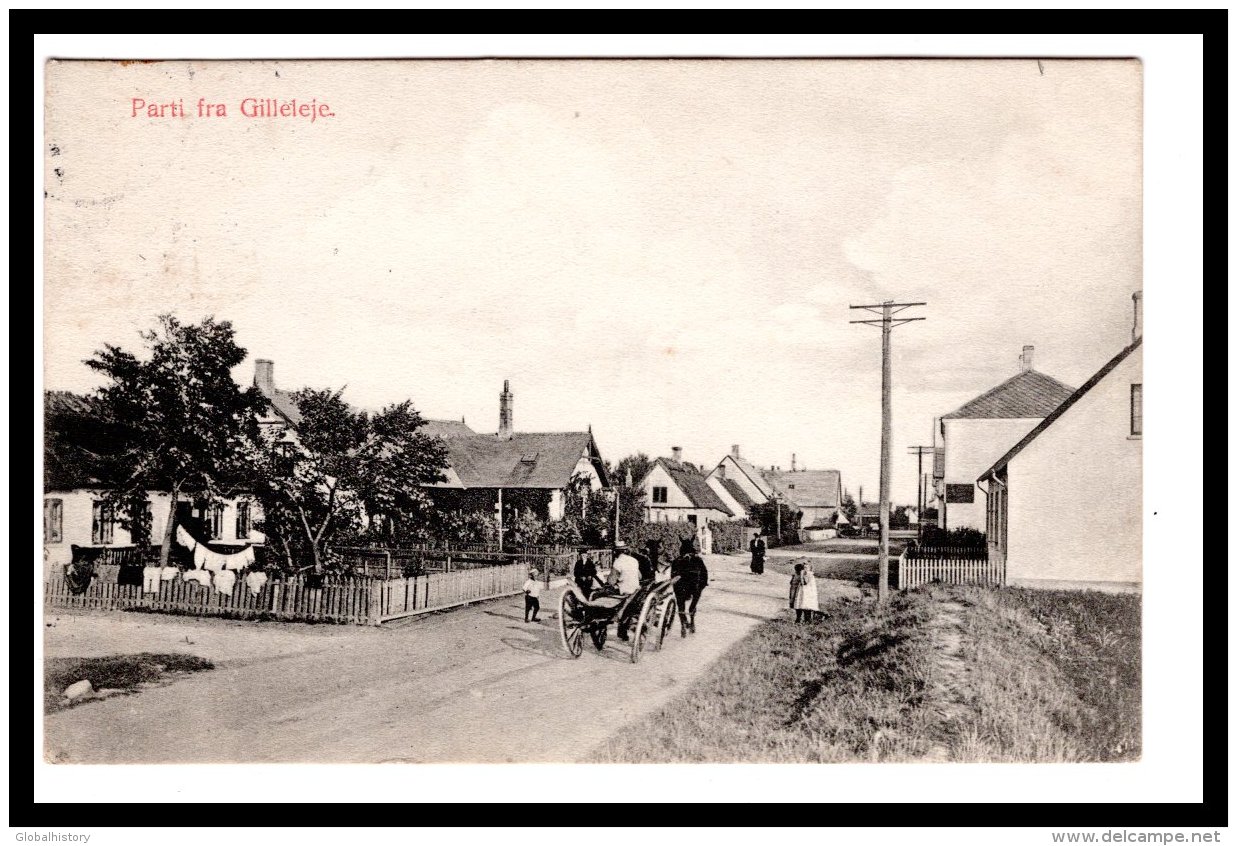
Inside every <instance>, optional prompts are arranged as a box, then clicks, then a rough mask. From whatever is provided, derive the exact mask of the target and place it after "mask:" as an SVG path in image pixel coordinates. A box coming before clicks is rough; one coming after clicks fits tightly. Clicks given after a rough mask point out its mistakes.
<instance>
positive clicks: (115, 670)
mask: <svg viewBox="0 0 1237 846" xmlns="http://www.w3.org/2000/svg"><path fill="white" fill-rule="evenodd" d="M214 666H215V665H214V664H212V663H211V662H210V661H208V660H206V659H205V658H198V657H197V656H195V655H176V654H167V655H156V654H153V653H150V652H142V653H139V654H137V655H108V656H106V657H103V658H50V659H48V660H47V661H46V662H45V663H44V665H43V710H44V712H45V713H48V714H50V713H53V712H55V711H59V710H62V709H63V708H67V707H72V705H70V704H69V703H63V702H62V701H61V693H62V692H63V691H64V689H65V688H66V687H68V686H69V685H71V684H73V683H74V682H77V681H80V680H82V679H85V680H87V681H89V682H90V684H91V687H93V688H94V689H95V691H96V694H98V695H97V696H96V697H94V698H100V697H103V696H108V695H115V694H117V693H124V692H132V691H135V690H137V689H138V688H139V686H140V685H143V684H147V683H149V682H155V681H159V680H160V679H163V678H166V677H169V676H175V675H178V674H183V673H194V672H199V671H201V670H210V669H214ZM89 701H91V698H90V697H88V698H86V699H81V700H77V701H76V702H74V703H73V704H81V703H82V702H89Z"/></svg>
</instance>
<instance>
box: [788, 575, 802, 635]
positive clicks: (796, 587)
mask: <svg viewBox="0 0 1237 846" xmlns="http://www.w3.org/2000/svg"><path fill="white" fill-rule="evenodd" d="M802 589H803V565H802V564H796V565H795V574H794V575H793V576H791V577H790V608H791V610H792V611H794V612H795V622H796V623H802V622H803V612H802V611H800V610H799V609H798V608H795V602H796V601H797V600H798V599H799V591H800V590H802Z"/></svg>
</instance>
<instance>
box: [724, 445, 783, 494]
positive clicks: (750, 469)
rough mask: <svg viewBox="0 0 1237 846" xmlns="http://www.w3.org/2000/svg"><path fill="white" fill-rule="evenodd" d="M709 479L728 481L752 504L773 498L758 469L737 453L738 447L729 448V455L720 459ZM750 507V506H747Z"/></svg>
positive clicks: (770, 487) (771, 491) (768, 485)
mask: <svg viewBox="0 0 1237 846" xmlns="http://www.w3.org/2000/svg"><path fill="white" fill-rule="evenodd" d="M709 478H718V479H728V480H730V481H731V482H734V484H735V486H736V487H738V488H739V489H740V490H742V491H743V493H744V494H746V495H747V498H748V499H749V500H751V501H752V503H753V504H755V505H759V504H761V503H765V502H768V501H769V499H770V498H771V497H772V496H773V490H774V489H773V486H772V485H771V484H769V481H768V480H767V479H765V477H764V476H763V475H762V473H761V471H760V469H759V468H758V467H755V466H754V465H752V463H751V462H749V461H748V460H747V459H746V458H744V457H743V456H742V454H741V453H740V452H739V445H738V444H735V445H734V446H732V447H731V448H730V453H729V454H728V455H726V456H725V457H724V458H722V460H721V461H719V462H718V463H717V466H716V467H715V468H713V470H712V472H710V473H709ZM749 507H750V506H749Z"/></svg>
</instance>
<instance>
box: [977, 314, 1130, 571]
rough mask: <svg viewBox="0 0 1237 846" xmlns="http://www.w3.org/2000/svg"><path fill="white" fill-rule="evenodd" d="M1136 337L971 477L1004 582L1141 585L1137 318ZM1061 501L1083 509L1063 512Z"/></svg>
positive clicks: (990, 547)
mask: <svg viewBox="0 0 1237 846" xmlns="http://www.w3.org/2000/svg"><path fill="white" fill-rule="evenodd" d="M1137 308H1138V300H1137V299H1136V300H1135V309H1136V312H1137ZM1136 321H1137V317H1136ZM1135 333H1136V337H1135V338H1134V340H1133V342H1132V343H1131V344H1130V345H1129V346H1128V347H1126V348H1125V349H1123V350H1122V351H1121V352H1120V353H1118V354H1117V355H1116V356H1115V357H1113V359H1112V360H1111V361H1109V362H1108V363H1107V364H1105V365H1104V366H1103V367H1102V368H1100V370H1099V372H1097V373H1096V374H1095V375H1094V376H1092V377H1091V378H1090V379H1088V380H1087V382H1086V384H1084V385H1083V386H1082V387H1081V388H1079V389H1078V390H1077V391H1075V392H1074V393H1073V394H1071V395H1070V396H1069V397H1068V398H1067V399H1066V400H1065V401H1064V402H1063V403H1061V404H1060V405H1059V406H1058V407H1057V408H1056V410H1055V411H1053V412H1052V413H1051V414H1050V415H1048V416H1047V417H1045V418H1044V420H1043V421H1041V422H1040V423H1039V425H1037V426H1036V427H1035V428H1034V429H1032V430H1031V431H1030V432H1028V433H1027V434H1026V435H1025V436H1024V437H1023V438H1022V439H1021V440H1019V441H1018V442H1017V443H1016V444H1015V445H1014V446H1013V447H1012V448H1011V449H1009V450H1008V451H1007V452H1006V453H1005V454H1004V455H1002V456H1001V457H1000V458H999V459H997V460H996V461H995V462H994V463H993V464H992V465H991V466H990V467H988V468H987V469H985V470H984V471H983V472H982V473H981V474H980V475H979V476H978V481H979V483H980V485H982V486H983V487H984V489H985V493H986V494H987V496H986V504H987V508H986V528H987V533H988V548H989V556H990V557H994V558H1001V559H1004V561H1005V565H1006V579H1007V581H1008V582H1009V583H1010V584H1014V585H1024V586H1036V587H1049V588H1051V587H1086V588H1095V589H1101V590H1131V589H1137V588H1138V587H1139V586H1140V585H1141V584H1142V431H1143V426H1142V336H1141V332H1140V331H1139V326H1138V324H1137V322H1136V326H1135ZM1062 503H1086V508H1085V509H1082V510H1078V509H1070V510H1069V512H1067V513H1065V514H1063V511H1062V508H1061V504H1062ZM1070 513H1072V515H1074V516H1069V514H1070Z"/></svg>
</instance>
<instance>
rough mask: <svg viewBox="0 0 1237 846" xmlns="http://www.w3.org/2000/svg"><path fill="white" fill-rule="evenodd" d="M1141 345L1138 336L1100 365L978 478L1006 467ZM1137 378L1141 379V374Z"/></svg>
mask: <svg viewBox="0 0 1237 846" xmlns="http://www.w3.org/2000/svg"><path fill="white" fill-rule="evenodd" d="M1141 347H1142V338H1141V337H1139V338H1138V340H1136V341H1134V343H1132V344H1130V345H1129V346H1128V347H1126V348H1125V349H1123V350H1122V351H1121V352H1119V353H1117V355H1116V356H1114V357H1113V358H1112V360H1110V361H1109V362H1108V363H1107V364H1105V365H1104V366H1103V367H1101V368H1100V369H1099V370H1098V371H1097V372H1096V374H1095V375H1094V376H1092V377H1091V378H1090V379H1088V380H1087V381H1086V383H1085V384H1084V385H1083V386H1082V387H1081V388H1079V389H1078V390H1076V391H1074V392H1073V393H1072V394H1071V395H1070V396H1069V397H1068V398H1067V399H1066V400H1065V402H1063V403H1061V404H1060V405H1059V406H1057V408H1056V409H1055V410H1054V411H1053V412H1052V413H1051V414H1049V415H1048V416H1047V417H1045V418H1044V419H1043V420H1042V421H1040V423H1039V425H1038V426H1036V427H1035V428H1034V429H1032V430H1031V431H1030V432H1028V433H1027V435H1026V437H1024V438H1023V439H1022V440H1020V441H1019V442H1018V443H1016V444H1014V446H1013V447H1011V448H1010V450H1009V451H1008V452H1007V453H1005V454H1004V455H1003V456H1001V457H1000V458H999V459H998V460H997V461H996V463H995V464H993V465H992V466H991V467H989V468H988V470H987V471H985V472H984V473H983V475H981V476H980V477H979V478H980V479H981V480H983V479H987V478H989V477H991V476H992V474H993V473H996V472H999V471H1000V470H1003V469H1004V468H1005V467H1006V465H1008V464H1009V462H1010V461H1011V460H1012V459H1013V458H1014V457H1015V456H1016V455H1018V453H1020V452H1022V451H1023V450H1024V449H1026V448H1027V447H1028V446H1029V445H1030V444H1031V443H1032V442H1034V441H1035V439H1036V438H1038V437H1039V436H1040V434H1041V433H1042V432H1044V431H1045V430H1047V429H1048V428H1049V427H1050V426H1052V424H1053V423H1055V422H1056V421H1057V420H1058V419H1060V418H1061V417H1062V416H1063V415H1064V414H1065V413H1066V412H1068V411H1069V410H1070V408H1072V407H1073V406H1074V405H1076V404H1077V403H1078V401H1079V400H1081V399H1082V398H1083V397H1085V396H1086V395H1087V394H1088V393H1090V392H1091V391H1092V390H1093V389H1094V388H1095V386H1096V385H1098V384H1100V383H1101V382H1102V381H1103V380H1104V379H1105V378H1106V377H1107V376H1108V375H1109V374H1110V373H1112V372H1113V371H1114V370H1115V369H1117V368H1118V367H1119V366H1120V365H1121V363H1122V362H1124V361H1125V360H1126V359H1127V358H1129V357H1130V355H1131V354H1132V353H1133V352H1134V351H1136V350H1138V349H1140V348H1141ZM1138 361H1139V365H1140V369H1141V361H1142V359H1141V357H1140V358H1139V360H1138ZM1139 378H1140V381H1141V376H1140V377H1139Z"/></svg>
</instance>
